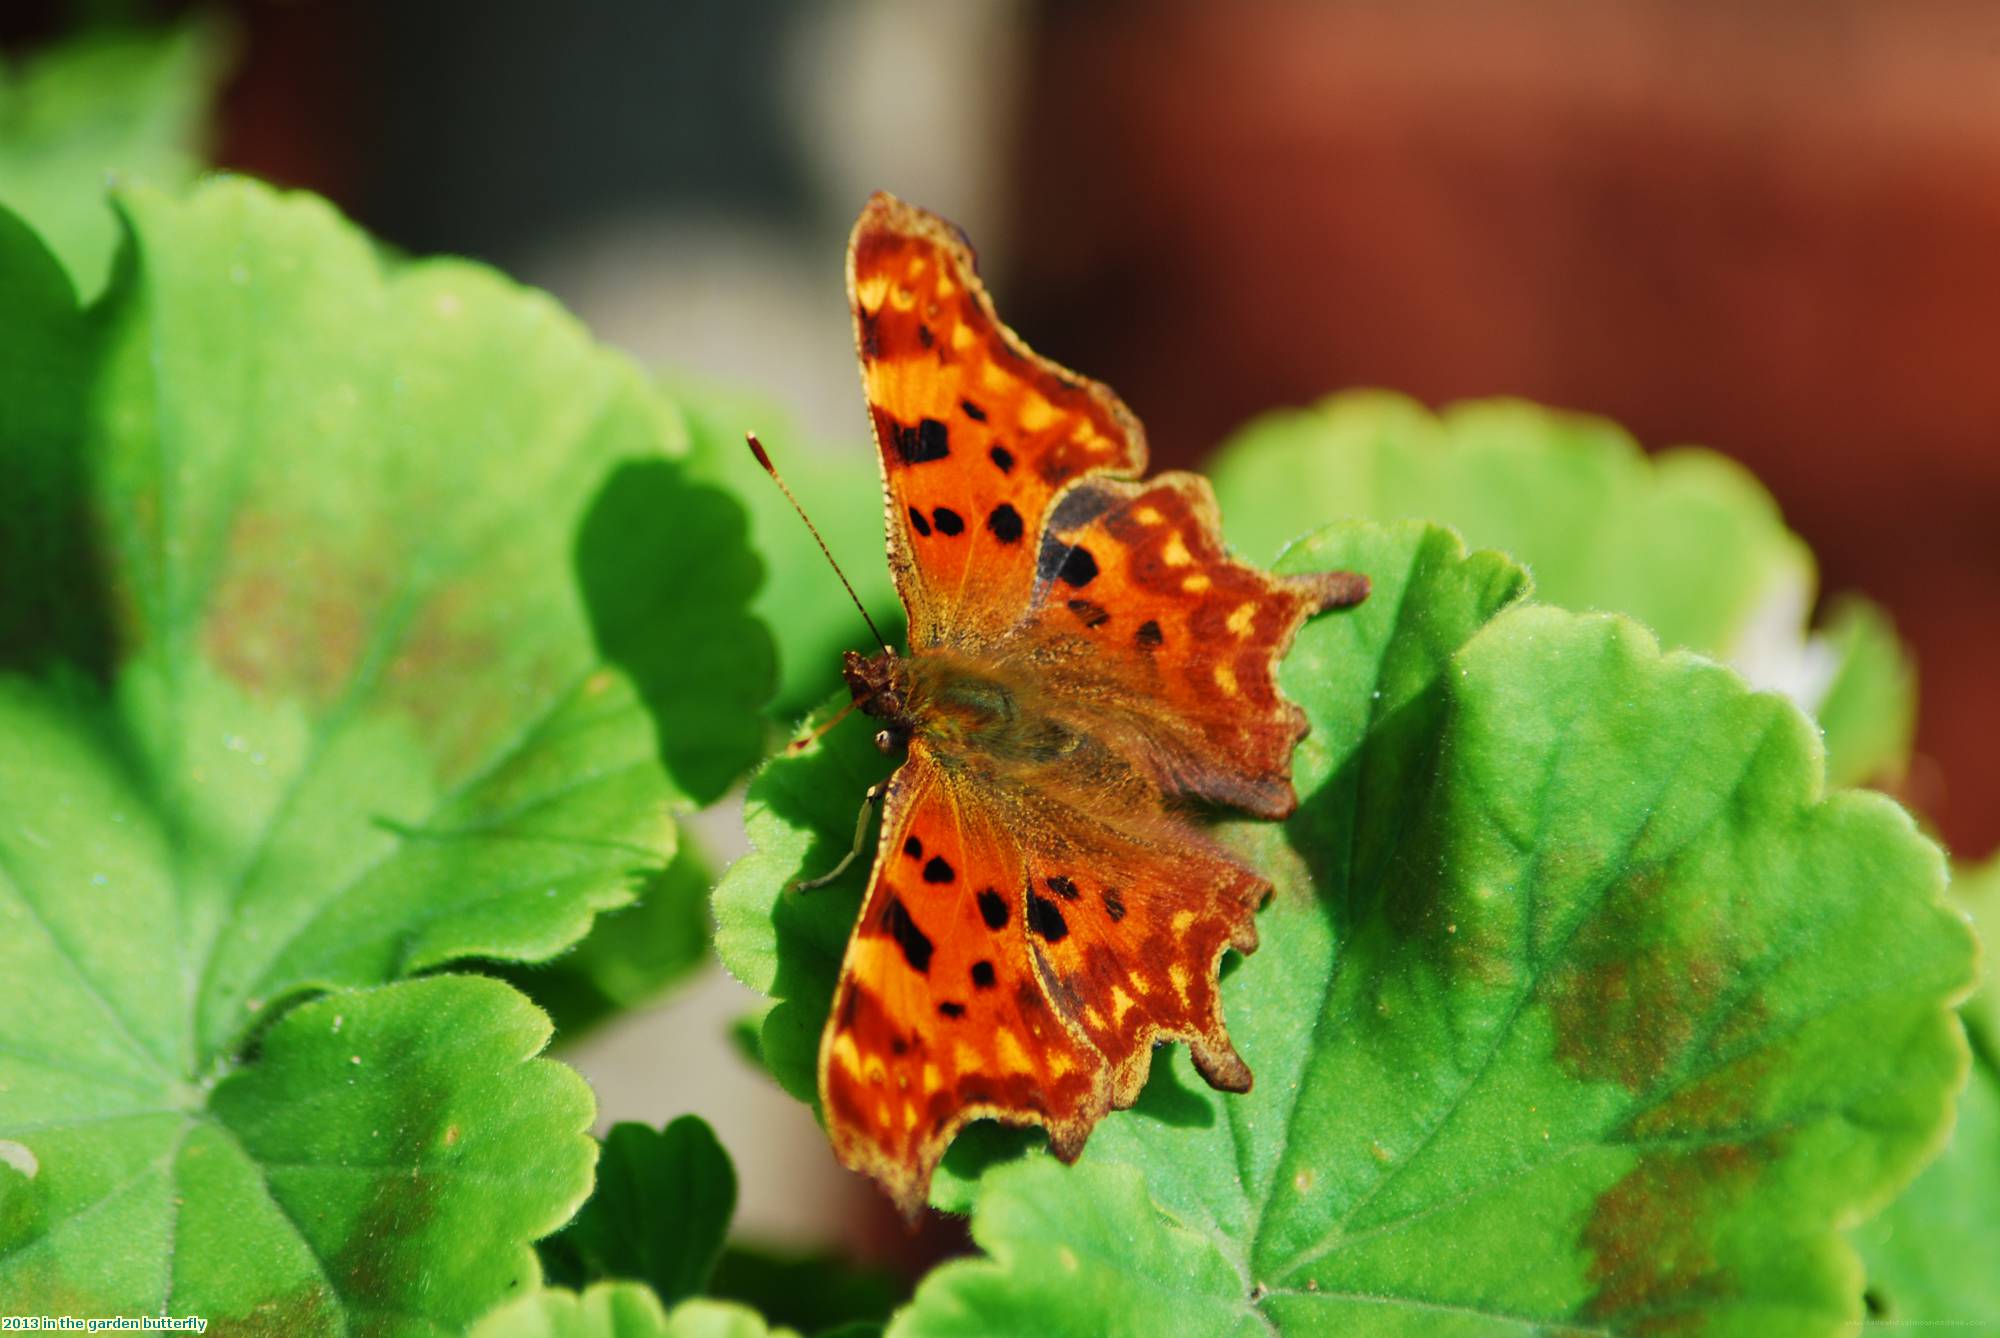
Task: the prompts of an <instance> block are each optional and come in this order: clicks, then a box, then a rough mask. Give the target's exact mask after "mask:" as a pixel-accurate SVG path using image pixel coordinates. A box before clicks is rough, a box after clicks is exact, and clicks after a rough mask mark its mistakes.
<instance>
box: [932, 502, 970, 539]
mask: <svg viewBox="0 0 2000 1338" xmlns="http://www.w3.org/2000/svg"><path fill="white" fill-rule="evenodd" d="M931 520H932V522H933V523H934V524H936V526H937V527H938V533H940V534H964V533H965V518H964V517H962V516H960V515H959V514H958V512H956V511H954V510H952V509H951V508H950V507H948V506H941V507H939V508H938V509H937V510H935V511H933V512H931Z"/></svg>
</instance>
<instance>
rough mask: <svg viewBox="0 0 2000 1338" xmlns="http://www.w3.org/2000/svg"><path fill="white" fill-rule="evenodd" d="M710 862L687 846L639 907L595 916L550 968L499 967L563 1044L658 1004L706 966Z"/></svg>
mask: <svg viewBox="0 0 2000 1338" xmlns="http://www.w3.org/2000/svg"><path fill="white" fill-rule="evenodd" d="M714 886H715V878H714V875H712V874H711V873H710V872H709V868H708V863H707V862H706V861H705V860H704V859H703V858H702V857H701V855H700V853H699V852H698V851H696V850H695V849H694V847H693V845H692V844H691V843H690V842H688V841H686V840H683V841H682V842H681V846H680V849H679V850H677V851H676V852H674V858H673V862H672V863H670V864H669V865H667V867H666V868H665V869H663V870H661V871H660V872H658V873H655V874H651V875H649V876H648V877H646V878H645V879H644V881H642V882H641V883H640V884H639V886H638V890H637V898H638V899H637V901H636V902H635V903H634V904H633V905H630V906H626V907H622V908H620V909H618V910H613V911H607V912H605V913H604V914H602V915H600V916H598V917H597V920H596V922H595V923H593V924H592V925H591V928H590V933H589V934H588V935H586V936H585V937H584V939H583V941H582V942H580V943H578V944H577V945H576V946H575V947H573V948H571V949H569V950H568V951H567V952H564V953H562V954H561V955H560V956H556V957H551V958H549V959H548V960H547V961H545V962H509V963H497V964H495V965H494V966H493V967H492V970H493V972H494V974H497V975H499V976H500V977H501V978H502V979H504V980H509V981H512V982H513V983H514V984H515V985H517V986H519V987H520V988H521V989H522V990H523V991H524V992H525V993H527V994H528V995H529V996H530V997H532V998H533V999H534V1001H535V1002H536V1003H538V1004H540V1005H541V1006H542V1007H543V1008H545V1009H547V1010H548V1013H549V1016H550V1017H551V1018H552V1019H553V1020H554V1021H555V1024H556V1038H557V1043H558V1044H566V1043H568V1042H570V1041H573V1040H575V1039H576V1038H577V1037H578V1036H580V1035H582V1034H583V1033H584V1032H586V1031H589V1030H590V1029H591V1028H592V1027H594V1026H596V1025H597V1024H599V1023H600V1022H603V1021H605V1020H606V1019H607V1018H610V1017H612V1016H615V1015H616V1014H618V1013H621V1012H623V1011H624V1010H626V1009H628V1008H633V1007H636V1006H638V1005H640V1004H643V1003H647V1002H649V1001H651V1000H653V999H656V998H657V997H658V996H659V995H660V994H661V993H662V992H663V991H665V990H666V989H668V988H669V987H670V986H672V985H674V984H677V983H678V982H680V981H682V980H685V979H687V978H688V977H689V976H691V975H692V974H693V973H694V972H695V971H697V970H698V969H699V968H700V967H701V966H702V965H704V964H705V963H706V962H707V961H708V940H709V924H708V894H709V891H710V889H711V888H713V887H714Z"/></svg>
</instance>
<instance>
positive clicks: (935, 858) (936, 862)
mask: <svg viewBox="0 0 2000 1338" xmlns="http://www.w3.org/2000/svg"><path fill="white" fill-rule="evenodd" d="M956 877H958V872H957V871H956V870H955V869H953V868H952V867H951V865H950V864H948V863H946V862H945V858H944V856H943V855H932V856H931V857H930V861H929V862H928V863H926V864H925V865H924V881H925V882H927V883H948V882H950V881H951V880H952V879H954V878H956Z"/></svg>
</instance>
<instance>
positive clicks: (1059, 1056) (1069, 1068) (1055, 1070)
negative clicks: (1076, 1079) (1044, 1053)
mask: <svg viewBox="0 0 2000 1338" xmlns="http://www.w3.org/2000/svg"><path fill="white" fill-rule="evenodd" d="M1075 1071H1076V1061H1075V1060H1074V1059H1071V1058H1070V1057H1069V1055H1068V1054H1066V1053H1064V1052H1063V1051H1061V1050H1056V1051H1054V1052H1052V1053H1051V1054H1050V1055H1049V1077H1051V1078H1061V1077H1062V1076H1064V1075H1065V1074H1068V1073H1073V1072H1075Z"/></svg>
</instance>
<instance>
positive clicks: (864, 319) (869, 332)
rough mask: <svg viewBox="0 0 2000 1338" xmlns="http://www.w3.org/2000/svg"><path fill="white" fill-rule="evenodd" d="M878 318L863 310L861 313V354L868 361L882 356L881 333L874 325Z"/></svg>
mask: <svg viewBox="0 0 2000 1338" xmlns="http://www.w3.org/2000/svg"><path fill="white" fill-rule="evenodd" d="M879 319H880V318H879V317H877V316H872V315H870V314H869V313H867V312H865V311H864V312H862V313H861V356H862V357H864V358H867V359H869V360H870V361H873V360H874V359H876V358H879V357H881V356H882V333H881V331H880V329H878V328H877V326H876V322H877V321H878V320H879Z"/></svg>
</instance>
